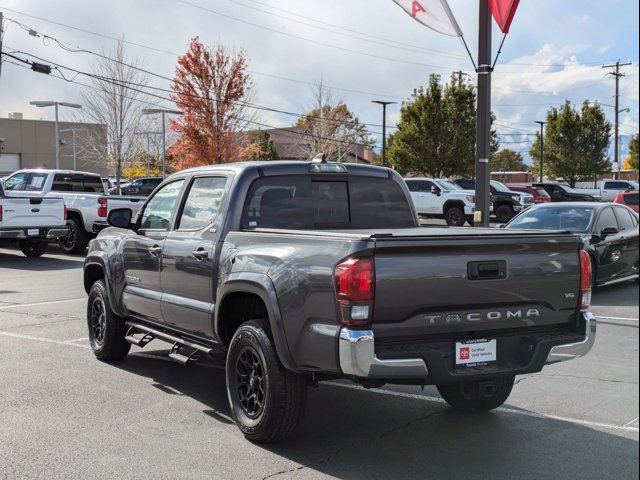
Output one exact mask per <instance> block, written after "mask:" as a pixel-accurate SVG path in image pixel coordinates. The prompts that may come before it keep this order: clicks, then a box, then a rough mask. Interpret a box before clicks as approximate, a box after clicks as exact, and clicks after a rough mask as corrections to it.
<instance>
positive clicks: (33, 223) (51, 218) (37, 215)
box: [0, 184, 68, 257]
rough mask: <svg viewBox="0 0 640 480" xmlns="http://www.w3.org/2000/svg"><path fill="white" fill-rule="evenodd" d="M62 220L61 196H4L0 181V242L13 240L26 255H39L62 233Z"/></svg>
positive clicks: (63, 231) (63, 210) (64, 215)
mask: <svg viewBox="0 0 640 480" xmlns="http://www.w3.org/2000/svg"><path fill="white" fill-rule="evenodd" d="M65 220H66V209H65V206H64V200H63V199H62V198H43V197H7V196H5V194H4V189H3V187H2V184H0V241H5V240H14V241H15V240H17V241H18V243H19V245H20V250H22V253H24V254H25V255H26V256H27V257H40V256H41V255H42V254H44V252H45V251H46V249H47V243H49V242H52V241H57V240H58V239H59V238H60V237H62V236H64V235H66V234H67V231H68V230H67V227H66V225H65Z"/></svg>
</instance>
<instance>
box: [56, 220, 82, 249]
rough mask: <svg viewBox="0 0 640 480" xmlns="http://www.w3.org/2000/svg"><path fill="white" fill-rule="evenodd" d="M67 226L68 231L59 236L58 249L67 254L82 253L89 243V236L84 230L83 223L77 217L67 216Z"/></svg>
mask: <svg viewBox="0 0 640 480" xmlns="http://www.w3.org/2000/svg"><path fill="white" fill-rule="evenodd" d="M67 227H69V233H67V234H66V235H65V236H64V237H60V240H59V243H60V249H61V250H62V251H63V252H64V253H68V254H78V253H83V252H84V251H85V249H86V248H87V244H88V243H89V237H88V235H87V232H85V231H84V227H83V225H82V224H80V223H79V222H78V220H77V219H75V218H69V219H67Z"/></svg>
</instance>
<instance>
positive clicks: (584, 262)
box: [580, 250, 592, 312]
mask: <svg viewBox="0 0 640 480" xmlns="http://www.w3.org/2000/svg"><path fill="white" fill-rule="evenodd" d="M591 275H592V272H591V257H590V256H589V254H588V253H587V252H586V251H585V250H580V310H581V311H583V312H584V311H585V310H588V309H589V307H590V306H591Z"/></svg>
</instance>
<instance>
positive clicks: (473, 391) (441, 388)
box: [437, 375, 515, 412]
mask: <svg viewBox="0 0 640 480" xmlns="http://www.w3.org/2000/svg"><path fill="white" fill-rule="evenodd" d="M514 380H515V376H514V375H509V376H506V377H499V378H492V379H489V380H482V381H476V382H460V383H453V384H450V385H437V388H438V392H440V395H441V396H442V398H444V399H445V401H446V402H447V403H448V404H449V405H451V406H452V407H453V408H455V409H457V410H463V411H466V412H488V411H489V410H493V409H494V408H498V407H499V406H500V405H502V404H503V403H504V402H505V401H506V400H507V398H509V395H510V394H511V390H512V389H513V382H514Z"/></svg>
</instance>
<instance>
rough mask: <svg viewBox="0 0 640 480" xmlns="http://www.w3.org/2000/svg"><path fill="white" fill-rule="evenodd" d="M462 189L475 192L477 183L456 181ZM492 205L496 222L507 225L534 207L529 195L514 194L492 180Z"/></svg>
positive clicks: (462, 179)
mask: <svg viewBox="0 0 640 480" xmlns="http://www.w3.org/2000/svg"><path fill="white" fill-rule="evenodd" d="M455 183H456V184H457V185H459V186H460V187H462V188H464V189H467V190H473V191H475V188H476V181H475V180H472V179H467V178H460V179H458V180H455ZM490 186H491V204H492V205H493V213H494V215H495V217H496V220H497V221H498V222H500V223H506V222H508V221H509V220H511V219H512V218H513V216H514V215H515V214H517V213H519V212H521V211H522V210H523V209H524V208H526V207H529V206H531V205H533V197H532V196H531V195H529V194H525V193H519V192H512V191H511V190H509V189H508V188H507V187H506V186H505V185H503V184H502V183H500V182H497V181H495V180H491V183H490Z"/></svg>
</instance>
